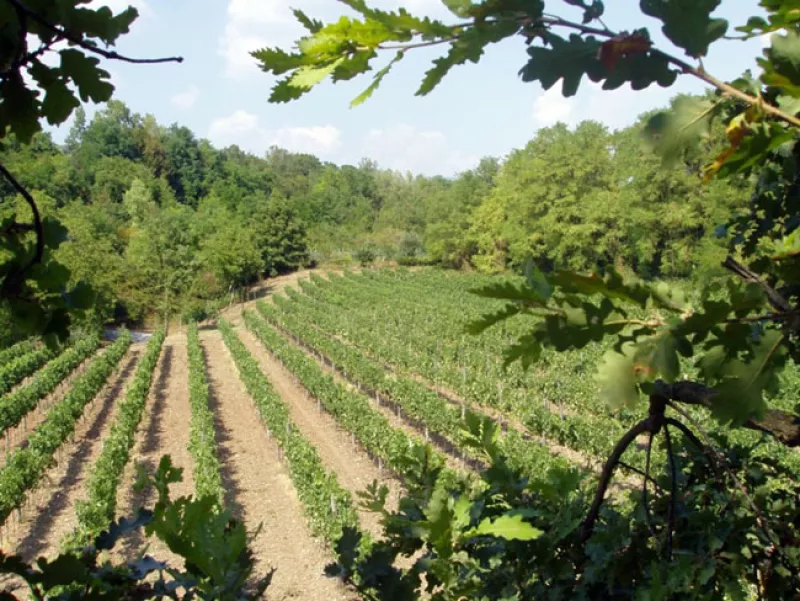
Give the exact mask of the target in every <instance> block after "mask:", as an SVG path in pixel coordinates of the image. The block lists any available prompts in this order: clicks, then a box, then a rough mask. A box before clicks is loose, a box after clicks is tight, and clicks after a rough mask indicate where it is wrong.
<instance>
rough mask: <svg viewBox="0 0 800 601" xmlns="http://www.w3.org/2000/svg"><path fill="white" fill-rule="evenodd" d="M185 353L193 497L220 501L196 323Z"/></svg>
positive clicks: (205, 381) (215, 455) (190, 330)
mask: <svg viewBox="0 0 800 601" xmlns="http://www.w3.org/2000/svg"><path fill="white" fill-rule="evenodd" d="M187 335H188V353H189V403H190V405H191V408H192V425H191V428H190V433H189V452H190V453H191V454H192V457H193V458H194V489H195V496H196V497H197V498H203V497H214V498H216V499H217V500H218V502H222V499H223V495H224V489H223V487H222V476H221V471H220V463H219V457H218V456H217V451H216V446H215V444H214V414H213V413H212V412H211V409H210V408H209V406H208V400H209V392H208V378H207V377H206V366H205V361H204V359H203V350H202V348H201V347H200V337H199V334H198V332H197V324H191V325H190V326H189V329H188V331H187Z"/></svg>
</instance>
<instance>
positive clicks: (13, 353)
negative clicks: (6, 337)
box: [0, 338, 36, 365]
mask: <svg viewBox="0 0 800 601" xmlns="http://www.w3.org/2000/svg"><path fill="white" fill-rule="evenodd" d="M35 348H36V343H35V342H34V339H33V338H27V339H26V340H21V341H20V342H17V343H16V344H14V345H12V346H9V347H8V348H4V349H3V350H1V351H0V365H5V364H6V363H8V362H9V361H13V360H14V359H16V358H17V357H22V355H27V354H28V353H30V352H31V351H32V350H33V349H35Z"/></svg>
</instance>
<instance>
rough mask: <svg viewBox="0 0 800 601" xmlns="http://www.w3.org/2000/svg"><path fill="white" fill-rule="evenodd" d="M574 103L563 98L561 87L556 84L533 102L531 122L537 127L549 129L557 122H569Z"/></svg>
mask: <svg viewBox="0 0 800 601" xmlns="http://www.w3.org/2000/svg"><path fill="white" fill-rule="evenodd" d="M573 104H574V101H573V100H572V99H570V98H564V96H563V95H562V94H561V85H560V84H556V85H554V86H553V87H552V88H550V89H549V90H547V91H546V92H544V93H542V94H540V95H539V96H538V97H537V98H536V100H534V101H533V121H534V123H536V125H537V126H539V127H549V126H550V125H555V124H556V123H558V122H559V121H562V122H567V123H568V122H569V117H570V115H572V112H573V108H574V106H573Z"/></svg>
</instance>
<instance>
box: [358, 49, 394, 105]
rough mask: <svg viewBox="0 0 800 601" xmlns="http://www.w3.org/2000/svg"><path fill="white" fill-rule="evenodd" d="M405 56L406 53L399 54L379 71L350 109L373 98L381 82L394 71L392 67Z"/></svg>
mask: <svg viewBox="0 0 800 601" xmlns="http://www.w3.org/2000/svg"><path fill="white" fill-rule="evenodd" d="M404 56H405V53H404V52H398V53H397V55H396V56H395V57H394V58H393V59H392V62H390V63H389V64H388V65H386V66H385V67H384V68H383V69H381V70H380V71H378V72H377V73H376V74H375V77H374V78H373V80H372V83H371V84H369V87H367V89H366V90H364V91H363V92H361V94H359V95H358V96H356V97H355V98H353V101H352V102H351V103H350V108H352V107H355V106H358V105H359V104H361V103H363V102H364V101H366V100H367V99H368V98H369V97H370V96H372V94H373V93H374V92H375V90H377V89H378V86H380V85H381V82H382V81H383V78H384V77H386V75H387V74H388V73H389V71H391V70H392V67H393V66H394V65H395V63H398V62H400V61H401V60H402V59H403V57H404Z"/></svg>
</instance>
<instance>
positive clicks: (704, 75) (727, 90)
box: [539, 17, 800, 127]
mask: <svg viewBox="0 0 800 601" xmlns="http://www.w3.org/2000/svg"><path fill="white" fill-rule="evenodd" d="M539 23H543V24H545V25H550V26H556V27H567V28H569V29H575V30H577V31H580V32H581V33H584V34H592V35H597V36H601V37H604V38H613V37H616V36H617V35H619V34H615V33H614V32H613V31H609V30H607V29H606V30H603V29H598V28H596V27H589V26H587V25H583V24H581V23H573V22H572V21H567V20H565V19H560V18H553V17H545V18H543V19H540V20H539ZM650 50H651V52H653V53H655V54H658V55H660V56H662V57H663V58H665V59H666V60H667V61H668V62H669V63H672V64H673V65H674V66H676V67H678V68H679V69H680V70H681V71H682V72H683V73H684V74H686V75H693V76H694V77H696V78H698V79H701V80H702V81H704V82H706V83H707V84H709V85H711V86H712V87H715V88H717V89H718V90H720V91H722V92H723V93H724V94H725V95H727V96H730V97H731V98H735V99H737V100H741V101H742V102H746V103H747V104H749V105H756V104H758V105H759V106H761V107H762V108H763V110H764V112H765V113H767V114H769V115H772V116H773V117H775V118H776V119H779V120H781V121H784V122H786V123H788V124H790V125H793V126H794V127H800V119H798V118H797V117H795V116H794V115H790V114H788V113H785V112H783V111H782V110H780V109H779V108H778V107H776V106H773V105H771V104H768V103H766V102H763V100H762V99H760V98H757V97H755V96H751V95H750V94H746V93H745V92H742V91H741V90H738V89H736V88H735V87H733V86H732V85H730V84H728V83H725V82H724V81H722V80H720V79H717V78H716V77H714V76H713V75H711V74H710V73H708V72H707V71H706V70H705V69H704V68H703V66H702V64H701V65H700V66H699V67H694V66H692V65H690V64H689V63H687V62H686V61H684V60H681V59H679V58H677V57H675V56H672V55H671V54H668V53H666V52H664V51H663V50H659V49H658V48H655V47H653V46H651V47H650Z"/></svg>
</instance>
